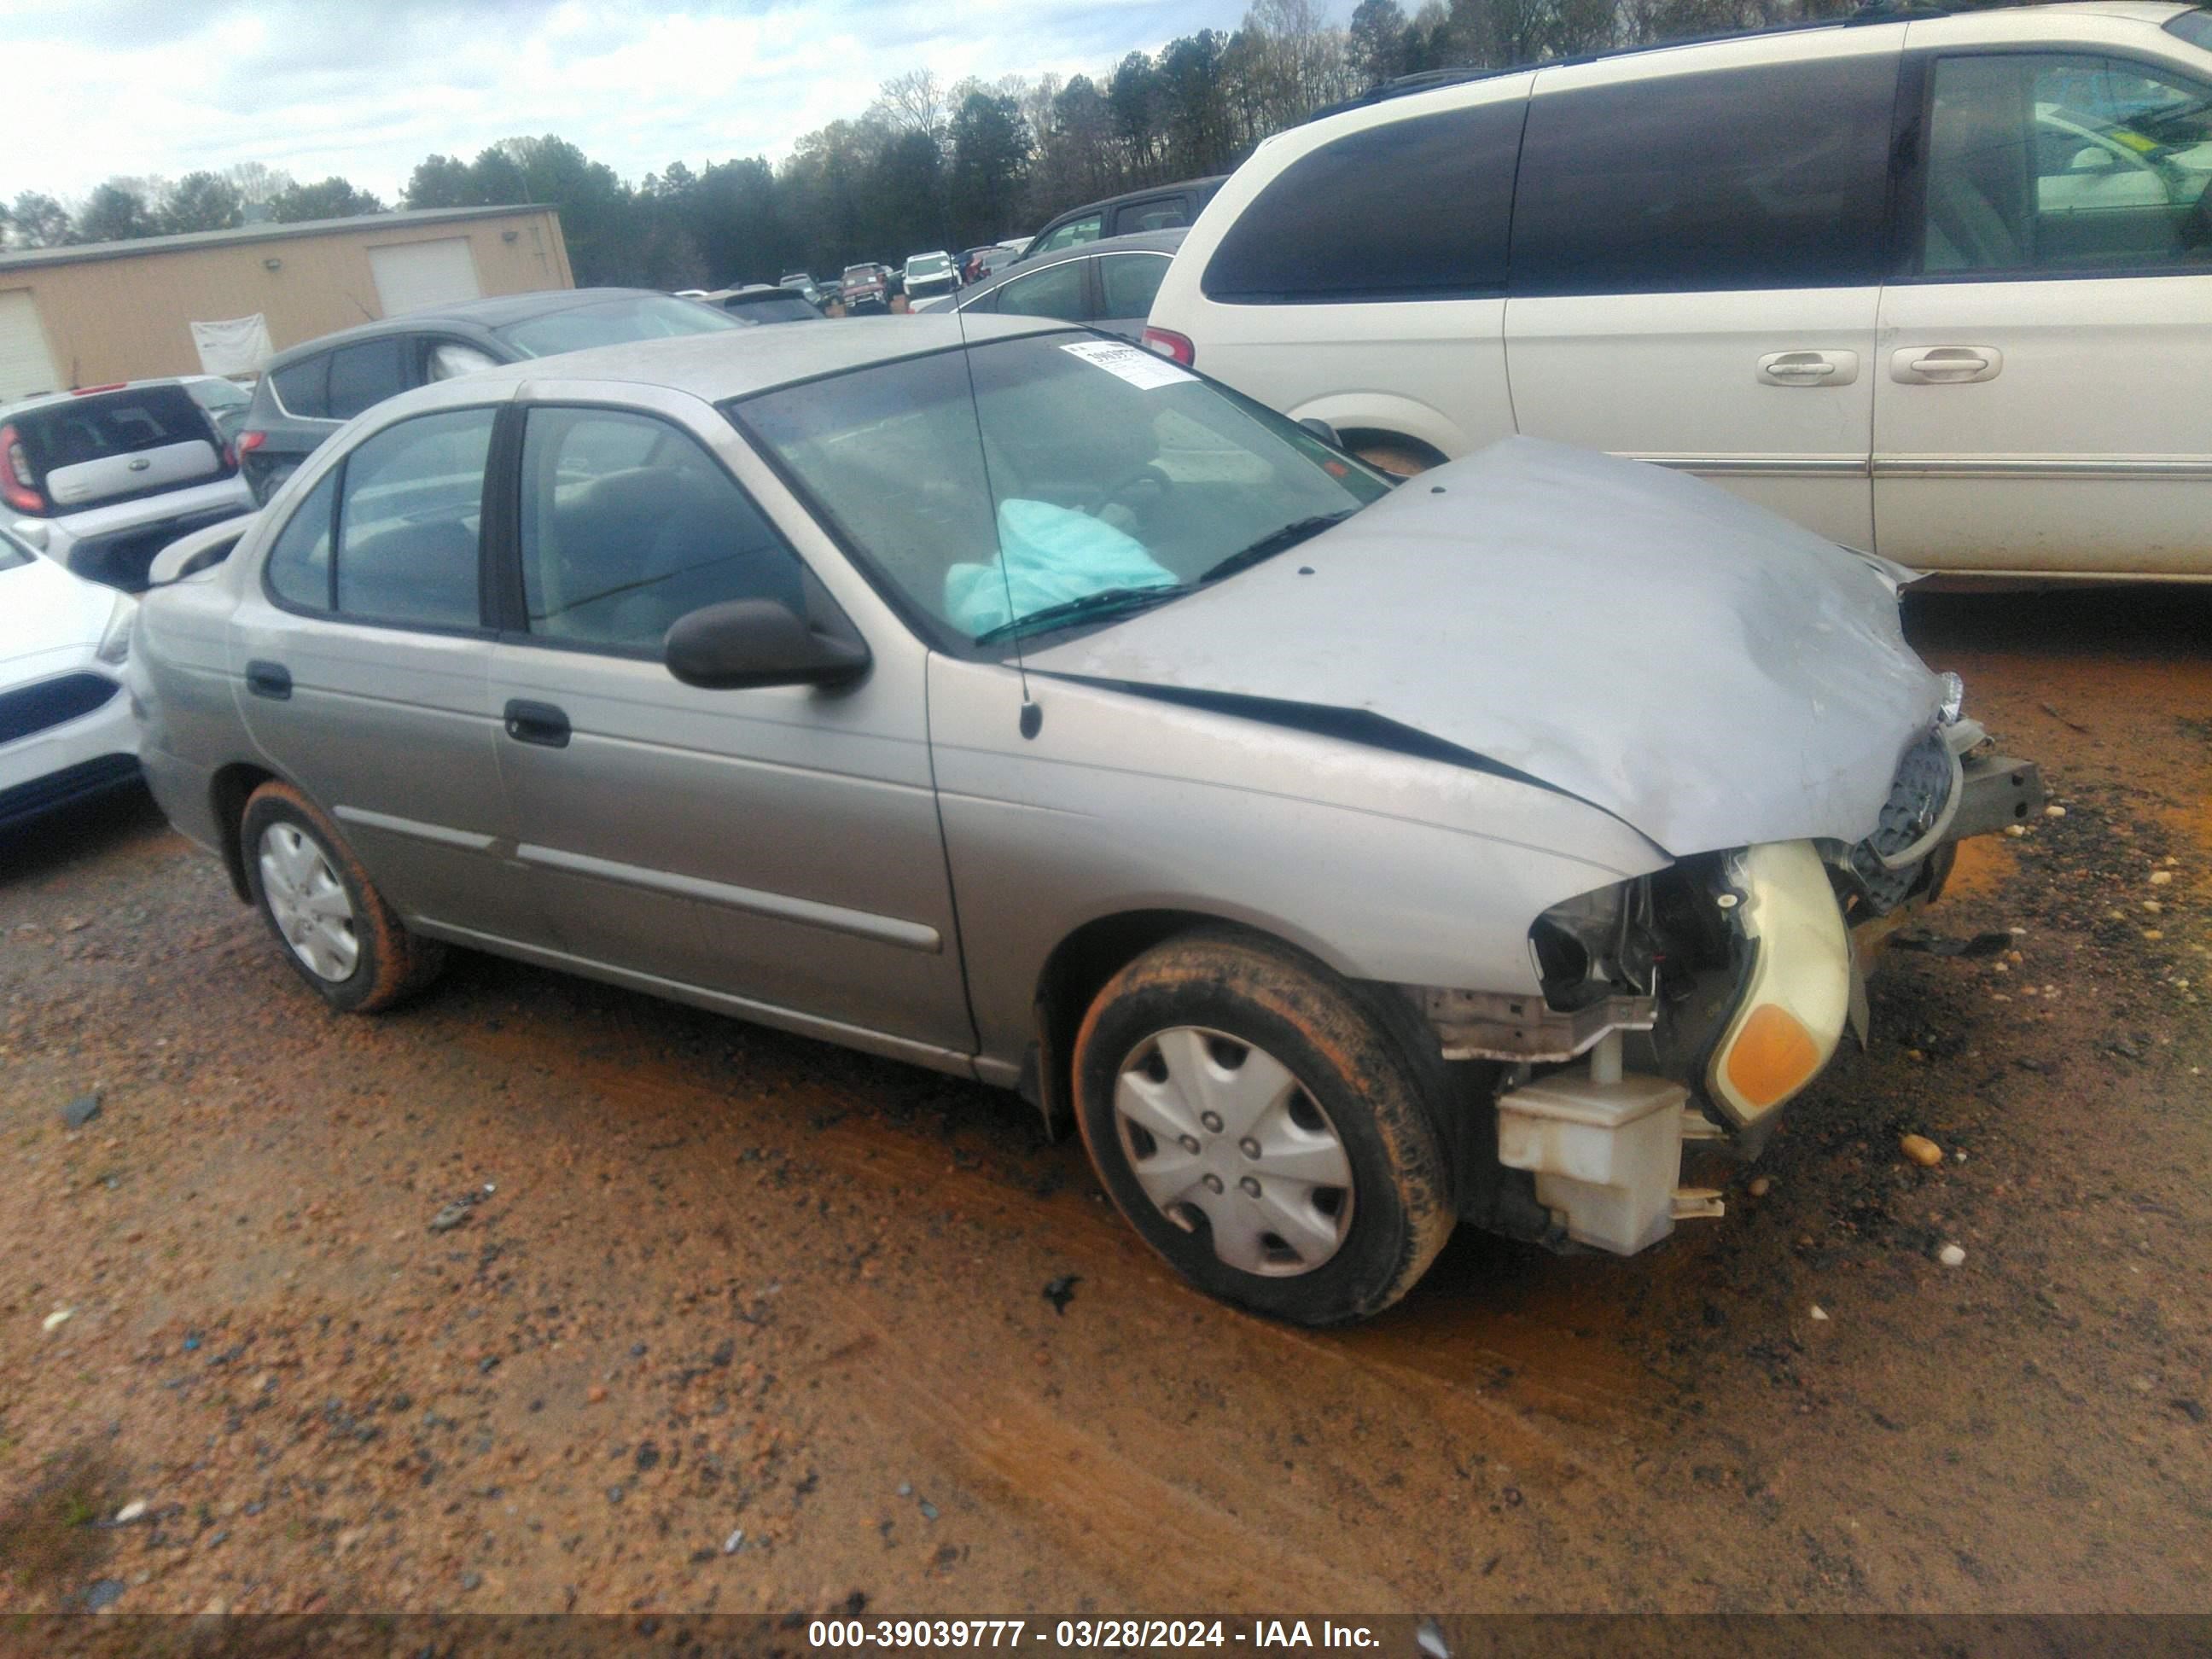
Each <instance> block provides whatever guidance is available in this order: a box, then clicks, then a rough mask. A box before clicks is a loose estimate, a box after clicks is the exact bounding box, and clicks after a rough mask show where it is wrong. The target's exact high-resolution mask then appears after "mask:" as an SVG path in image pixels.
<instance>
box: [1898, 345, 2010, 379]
mask: <svg viewBox="0 0 2212 1659" xmlns="http://www.w3.org/2000/svg"><path fill="white" fill-rule="evenodd" d="M2003 368H2004V353H2003V352H2002V351H1999V350H1998V349H1996V347H1995V346H1907V347H1906V348H1905V349H1904V350H1902V351H1900V352H1898V353H1897V354H1896V355H1895V356H1892V357H1891V358H1890V360H1889V378H1890V379H1891V380H1895V381H1896V382H1897V383H1898V384H1899V386H1972V385H1974V384H1976V383H1977V382H1978V381H1981V380H1996V377H1997V376H1998V374H2000V373H2002V371H2003Z"/></svg>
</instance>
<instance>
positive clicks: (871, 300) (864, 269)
mask: <svg viewBox="0 0 2212 1659" xmlns="http://www.w3.org/2000/svg"><path fill="white" fill-rule="evenodd" d="M837 297H838V298H839V299H840V300H842V301H843V302H844V306H845V309H846V310H847V311H848V312H853V311H865V310H876V311H883V310H888V309H889V308H890V302H891V271H890V266H889V265H879V264H873V263H869V264H857V265H847V266H846V267H845V275H844V276H843V277H842V278H841V279H840V281H839V284H838V295H837Z"/></svg>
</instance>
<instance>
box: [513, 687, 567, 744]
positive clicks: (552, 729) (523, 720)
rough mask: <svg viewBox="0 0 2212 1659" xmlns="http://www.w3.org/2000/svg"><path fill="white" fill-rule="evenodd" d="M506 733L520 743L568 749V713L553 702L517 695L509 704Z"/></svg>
mask: <svg viewBox="0 0 2212 1659" xmlns="http://www.w3.org/2000/svg"><path fill="white" fill-rule="evenodd" d="M507 736H508V737H510V738H513V739H514V740H515V741H516V742H517V743H534V744H538V745H539V746H540V747H542V748H546V749H566V748H567V747H568V715H567V714H565V713H564V712H562V710H561V709H558V708H555V707H554V706H553V705H552V704H551V703H550V702H524V701H523V700H522V699H520V698H517V699H516V700H515V701H514V702H510V703H509V704H507Z"/></svg>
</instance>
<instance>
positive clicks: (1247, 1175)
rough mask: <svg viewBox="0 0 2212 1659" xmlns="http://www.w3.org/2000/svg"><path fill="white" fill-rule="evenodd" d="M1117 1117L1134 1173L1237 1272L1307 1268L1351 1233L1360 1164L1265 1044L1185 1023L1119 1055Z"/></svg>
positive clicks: (1286, 1274)
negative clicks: (1202, 1230)
mask: <svg viewBox="0 0 2212 1659" xmlns="http://www.w3.org/2000/svg"><path fill="white" fill-rule="evenodd" d="M1114 1123H1115V1128H1116V1130H1117V1131H1118V1132H1119V1133H1120V1134H1121V1152H1122V1154H1123V1156H1124V1157H1126V1158H1127V1159H1128V1161H1129V1169H1130V1172H1131V1173H1132V1174H1133V1175H1134V1176H1136V1177H1137V1184H1138V1185H1139V1186H1140V1187H1142V1188H1144V1189H1145V1193H1146V1196H1147V1197H1149V1198H1150V1199H1151V1200H1152V1202H1153V1203H1154V1204H1156V1205H1158V1206H1159V1210H1160V1213H1161V1214H1162V1215H1164V1216H1165V1217H1167V1218H1168V1219H1169V1220H1170V1221H1172V1222H1174V1223H1175V1224H1176V1226H1178V1227H1181V1228H1182V1230H1183V1231H1186V1232H1196V1231H1199V1228H1200V1224H1201V1223H1202V1224H1203V1225H1204V1226H1205V1230H1206V1236H1207V1237H1209V1238H1210V1239H1211V1240H1212V1244H1213V1253H1214V1254H1215V1255H1218V1256H1219V1257H1220V1258H1221V1260H1222V1261H1224V1262H1225V1263H1227V1264H1228V1265H1229V1266H1230V1267H1235V1268H1237V1269H1239V1270H1240V1271H1242V1272H1244V1273H1260V1274H1263V1275H1265V1276H1267V1277H1268V1278H1271V1279H1287V1278H1291V1277H1293V1276H1294V1275H1296V1274H1298V1273H1311V1272H1312V1271H1313V1270H1314V1269H1315V1268H1316V1267H1320V1266H1321V1265H1322V1263H1323V1262H1325V1261H1328V1259H1329V1258H1330V1257H1331V1256H1333V1255H1335V1254H1336V1253H1337V1251H1338V1250H1339V1249H1340V1248H1342V1246H1343V1243H1344V1240H1345V1236H1346V1234H1347V1233H1348V1232H1350V1231H1351V1229H1352V1160H1351V1158H1349V1157H1348V1156H1346V1152H1345V1150H1344V1143H1343V1141H1342V1140H1340V1139H1338V1137H1337V1133H1336V1126H1335V1125H1334V1124H1333V1123H1331V1122H1330V1121H1328V1113H1326V1112H1324V1111H1322V1109H1321V1104H1320V1103H1319V1102H1317V1101H1316V1100H1315V1099H1314V1097H1312V1096H1311V1095H1310V1094H1309V1093H1307V1092H1306V1090H1305V1087H1304V1085H1302V1084H1301V1083H1299V1081H1298V1080H1297V1079H1296V1078H1295V1077H1293V1076H1291V1071H1290V1068H1289V1067H1288V1066H1285V1065H1284V1064H1283V1063H1282V1062H1281V1061H1280V1060H1277V1059H1276V1058H1275V1057H1274V1056H1273V1054H1268V1053H1267V1051H1266V1050H1264V1049H1261V1048H1253V1047H1252V1046H1251V1045H1250V1044H1249V1043H1246V1042H1238V1041H1237V1039H1236V1038H1235V1037H1232V1036H1225V1035H1224V1034H1222V1033H1221V1032H1219V1031H1209V1030H1205V1029H1204V1028H1203V1027H1200V1026H1196V1025H1178V1026H1175V1027H1173V1028H1172V1029H1170V1030H1165V1031H1162V1032H1159V1033H1158V1035H1156V1036H1151V1037H1148V1038H1146V1040H1145V1041H1144V1042H1140V1043H1139V1044H1138V1045H1137V1047H1136V1048H1134V1049H1133V1050H1132V1051H1131V1053H1130V1054H1129V1057H1128V1058H1127V1060H1123V1061H1122V1062H1121V1076H1120V1077H1119V1078H1118V1079H1116V1081H1115V1085H1114Z"/></svg>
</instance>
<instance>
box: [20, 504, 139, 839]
mask: <svg viewBox="0 0 2212 1659" xmlns="http://www.w3.org/2000/svg"><path fill="white" fill-rule="evenodd" d="M137 608H138V602H137V600H136V599H131V597H130V596H129V595H128V594H125V593H118V592H116V591H115V590H114V589H113V588H112V587H102V586H100V585H99V584H98V583H96V582H88V581H86V580H84V579H83V578H82V577H81V576H75V575H72V574H70V573H69V572H68V571H66V570H64V569H63V568H61V566H59V565H58V564H56V563H55V562H53V561H52V559H44V558H40V556H38V555H37V554H36V553H34V552H33V551H32V550H31V549H30V548H29V547H27V546H26V545H25V544H23V543H21V542H20V541H18V540H16V539H15V538H14V537H13V536H10V535H9V534H8V533H7V532H4V531H0V829H4V828H9V827H11V826H13V825H15V824H17V823H22V822H23V821H25V820H27V819H29V818H33V817H37V816H38V815H39V814H40V813H42V812H46V811H51V810H52V808H54V807H57V806H62V805H67V804H68V803H69V802H70V801H73V800H77V799H82V798H84V797H86V796H88V795H93V794H97V793H100V792H101V791H103V790H106V789H111V788H113V787H117V786H118V785H121V784H126V783H130V782H131V781H134V780H135V779H136V778H137V776H138V727H137V722H136V721H135V720H132V718H131V699H130V698H129V697H128V696H125V695H124V692H123V682H122V680H121V678H120V676H121V674H122V671H123V663H124V659H125V657H126V656H127V655H128V654H129V653H130V649H131V618H132V617H133V615H134V614H135V613H136V612H137Z"/></svg>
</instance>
